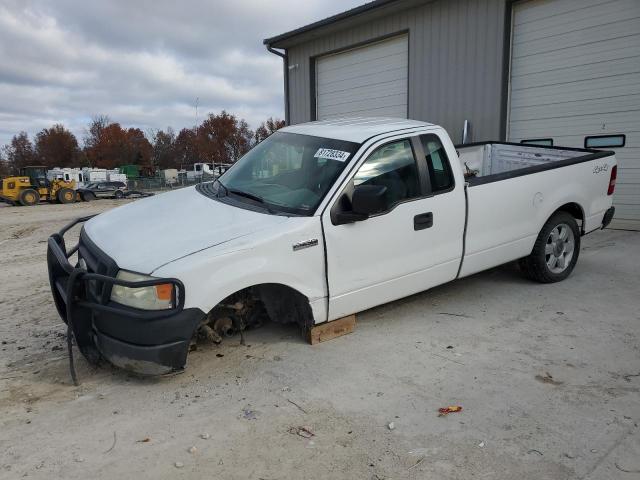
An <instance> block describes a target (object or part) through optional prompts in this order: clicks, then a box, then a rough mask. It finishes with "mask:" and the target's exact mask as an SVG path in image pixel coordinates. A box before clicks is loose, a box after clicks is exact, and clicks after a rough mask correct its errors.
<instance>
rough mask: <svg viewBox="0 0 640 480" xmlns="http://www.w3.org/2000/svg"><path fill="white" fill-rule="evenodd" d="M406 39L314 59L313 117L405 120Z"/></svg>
mask: <svg viewBox="0 0 640 480" xmlns="http://www.w3.org/2000/svg"><path fill="white" fill-rule="evenodd" d="M407 45H408V44H407V37H406V35H403V36H401V37H394V38H393V39H391V40H385V41H382V42H377V43H373V44H370V45H367V46H365V47H361V48H355V49H353V50H348V51H346V52H341V53H337V54H334V55H327V56H324V57H319V58H318V59H317V60H316V118H317V119H318V120H323V119H326V118H331V117H341V116H358V117H362V116H384V117H402V118H406V117H407V71H408V46H407Z"/></svg>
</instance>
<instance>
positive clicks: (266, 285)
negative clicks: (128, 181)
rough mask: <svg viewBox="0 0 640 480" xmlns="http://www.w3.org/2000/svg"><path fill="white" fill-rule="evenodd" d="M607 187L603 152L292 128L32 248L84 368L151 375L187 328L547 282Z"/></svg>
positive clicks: (328, 316) (363, 127)
mask: <svg viewBox="0 0 640 480" xmlns="http://www.w3.org/2000/svg"><path fill="white" fill-rule="evenodd" d="M615 179H616V159H615V156H614V154H613V153H612V152H604V151H595V150H582V149H573V148H561V147H540V146H531V145H518V144H509V143H501V142H493V143H491V142H488V143H478V144H470V145H462V146H458V147H455V146H454V145H453V144H452V142H451V140H450V139H449V136H448V135H447V133H446V132H445V130H444V129H442V128H441V127H438V126H436V125H431V124H428V123H423V122H418V121H410V120H399V119H379V118H360V119H342V120H334V121H323V122H313V123H307V124H302V125H296V126H291V127H286V128H283V129H282V130H280V131H278V132H277V133H275V134H273V135H271V136H270V137H269V138H267V139H266V140H264V141H263V142H262V143H260V144H259V145H257V146H256V147H255V148H253V149H252V150H251V151H250V152H249V153H247V154H246V155H245V156H244V157H243V158H242V159H240V160H239V161H238V162H237V163H236V164H235V165H234V166H233V167H232V168H231V169H230V170H229V171H227V172H226V173H225V174H224V175H222V176H221V177H220V178H219V179H218V180H216V181H213V182H209V183H202V184H199V185H198V186H196V187H191V188H184V189H181V190H178V191H173V192H170V193H165V194H162V195H158V196H154V197H152V198H148V199H143V200H140V201H137V202H135V203H131V204H128V205H125V206H122V207H119V208H116V209H113V210H110V211H108V212H106V213H103V214H101V215H99V216H97V217H95V218H91V219H88V218H83V219H78V220H77V221H76V222H74V223H72V224H70V225H68V226H67V227H65V228H64V229H63V230H62V231H61V232H59V233H57V234H54V235H53V236H52V237H51V238H50V239H49V245H48V246H49V250H48V263H49V274H50V283H51V286H52V292H53V296H54V299H55V303H56V305H57V307H58V310H59V312H60V315H61V316H62V318H63V319H65V320H66V321H67V322H68V323H69V326H70V330H72V331H73V332H74V334H75V337H76V341H77V343H78V345H79V347H80V349H81V351H82V352H83V353H84V354H85V356H86V357H87V358H88V359H90V360H97V359H99V358H101V357H103V358H106V359H108V360H109V361H110V362H112V363H113V364H115V365H117V366H120V367H123V368H126V369H129V370H133V371H136V372H140V373H147V374H161V373H168V372H171V371H178V370H181V369H183V368H184V366H185V364H186V360H187V353H188V350H189V345H190V341H191V339H192V338H193V337H194V335H196V333H197V332H200V333H201V334H202V332H203V329H204V333H205V334H206V335H208V336H209V337H211V338H214V339H215V338H216V337H217V336H219V335H223V334H224V333H230V332H237V331H238V330H240V331H241V330H242V329H243V328H245V327H250V326H252V325H254V324H256V323H259V322H261V321H262V320H263V319H264V318H265V317H268V318H270V319H271V320H274V321H279V322H296V323H298V324H300V325H301V326H303V327H307V328H309V327H311V326H314V325H316V324H319V323H322V322H330V321H332V320H336V319H339V318H341V317H344V316H346V315H349V314H352V313H355V312H359V311H362V310H365V309H368V308H371V307H374V306H376V305H380V304H383V303H386V302H390V301H392V300H395V299H398V298H401V297H405V296H407V295H411V294H414V293H416V292H419V291H422V290H426V289H429V288H431V287H434V286H436V285H440V284H443V283H445V282H450V281H452V280H455V279H457V278H461V277H465V276H467V275H471V274H473V273H476V272H479V271H481V270H485V269H488V268H492V267H495V266H496V265H500V264H503V263H506V262H510V261H513V260H520V265H521V268H522V271H523V273H524V274H525V275H527V276H528V277H530V278H532V279H534V280H537V281H540V282H555V281H559V280H563V279H565V278H566V277H567V276H568V275H569V274H570V273H571V271H572V270H573V268H574V266H575V264H576V261H577V260H578V254H579V251H580V237H581V235H584V234H586V233H589V232H591V231H593V230H597V229H599V228H603V227H604V226H606V225H607V224H608V223H609V221H610V220H611V218H612V216H613V212H614V209H613V207H612V197H611V195H612V194H613V190H614V187H615ZM85 221H86V223H85V224H84V227H83V228H82V231H81V234H80V241H79V244H78V246H77V247H74V248H72V249H70V250H68V251H67V249H66V247H65V242H64V234H65V232H66V231H67V230H68V229H69V228H71V227H72V226H73V225H75V224H76V223H79V222H85ZM76 253H77V257H75V254H76ZM76 258H77V259H76ZM72 262H73V263H74V264H73V265H72Z"/></svg>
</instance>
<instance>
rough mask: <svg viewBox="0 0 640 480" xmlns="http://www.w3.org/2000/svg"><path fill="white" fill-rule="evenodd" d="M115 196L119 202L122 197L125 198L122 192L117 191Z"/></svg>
mask: <svg viewBox="0 0 640 480" xmlns="http://www.w3.org/2000/svg"><path fill="white" fill-rule="evenodd" d="M114 196H115V197H116V198H117V199H118V200H119V199H121V198H122V197H124V193H122V190H116V193H114Z"/></svg>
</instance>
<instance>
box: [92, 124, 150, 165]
mask: <svg viewBox="0 0 640 480" xmlns="http://www.w3.org/2000/svg"><path fill="white" fill-rule="evenodd" d="M152 152H153V147H152V146H151V143H149V140H147V138H146V137H145V135H144V133H143V132H142V130H140V129H139V128H129V129H128V130H125V129H124V128H122V126H121V125H120V124H119V123H109V124H107V125H105V124H104V121H103V119H101V118H97V119H94V120H92V122H91V124H90V125H89V129H88V134H87V136H86V137H85V153H86V156H87V160H88V163H89V164H90V165H92V166H94V167H100V168H116V167H119V166H121V165H129V164H136V165H140V166H142V167H144V168H145V169H147V170H150V169H151V155H152Z"/></svg>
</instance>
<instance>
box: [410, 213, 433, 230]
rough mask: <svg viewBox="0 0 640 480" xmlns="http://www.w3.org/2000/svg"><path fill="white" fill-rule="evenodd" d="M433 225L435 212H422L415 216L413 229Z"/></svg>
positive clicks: (421, 228)
mask: <svg viewBox="0 0 640 480" xmlns="http://www.w3.org/2000/svg"><path fill="white" fill-rule="evenodd" d="M431 227H433V213H432V212H428V213H421V214H420V215H416V216H415V217H413V229H414V230H424V229H425V228H431Z"/></svg>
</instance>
